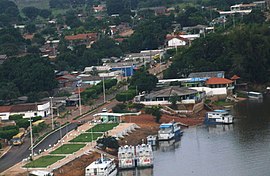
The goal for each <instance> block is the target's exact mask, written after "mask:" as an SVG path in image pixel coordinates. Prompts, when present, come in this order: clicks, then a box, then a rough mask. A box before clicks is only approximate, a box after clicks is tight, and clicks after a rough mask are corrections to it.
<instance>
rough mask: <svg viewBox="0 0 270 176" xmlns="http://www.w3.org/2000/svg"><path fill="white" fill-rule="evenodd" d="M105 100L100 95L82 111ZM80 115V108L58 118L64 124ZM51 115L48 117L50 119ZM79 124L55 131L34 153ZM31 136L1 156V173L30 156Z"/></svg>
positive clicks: (89, 118) (115, 102)
mask: <svg viewBox="0 0 270 176" xmlns="http://www.w3.org/2000/svg"><path fill="white" fill-rule="evenodd" d="M122 90H126V86H124V87H121V88H120V89H118V90H117V91H115V92H113V93H112V94H110V95H106V100H111V99H113V98H114V97H115V95H116V94H117V93H118V92H120V91H122ZM103 102H104V100H103V96H101V97H99V99H97V100H96V101H95V103H94V105H92V106H84V107H83V108H82V112H83V113H85V112H87V111H89V110H91V109H95V108H97V107H98V106H99V105H102V104H103ZM117 103H118V102H117V101H116V100H112V101H109V102H107V104H104V105H103V106H101V107H99V108H97V110H96V111H93V112H91V113H89V114H87V115H85V116H83V117H82V118H80V119H78V120H79V121H82V122H84V121H90V120H92V119H93V114H95V113H99V112H101V109H102V108H104V107H106V108H107V109H108V110H109V109H111V108H112V107H113V106H115V105H116V104H117ZM77 116H79V109H77V110H76V111H73V112H72V115H71V116H70V117H68V119H57V121H59V122H60V123H61V124H64V123H65V122H67V121H70V120H71V119H73V118H75V117H77ZM49 118H50V117H48V119H49ZM76 126H77V124H74V123H71V124H69V125H67V126H66V127H64V128H62V129H61V132H60V130H57V131H55V132H54V133H52V134H51V135H49V136H48V137H47V138H46V139H45V140H44V141H42V142H41V143H39V144H38V145H37V146H36V147H35V148H34V153H39V151H43V150H44V149H48V148H50V147H49V145H53V144H55V143H57V142H58V140H60V139H61V138H62V137H63V136H64V135H65V134H66V133H67V132H69V131H71V130H73V129H74V128H75V127H76ZM29 148H30V137H29V135H28V136H27V137H25V140H24V143H23V145H21V146H13V147H12V148H11V149H10V150H9V151H8V152H7V153H6V154H5V155H4V156H3V157H2V158H0V173H1V172H3V171H5V170H7V169H8V168H10V167H12V166H14V165H15V164H17V163H19V162H20V161H22V160H23V159H25V158H27V157H29V155H30V153H31V152H30V150H29Z"/></svg>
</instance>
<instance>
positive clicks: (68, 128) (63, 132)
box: [34, 123, 77, 153]
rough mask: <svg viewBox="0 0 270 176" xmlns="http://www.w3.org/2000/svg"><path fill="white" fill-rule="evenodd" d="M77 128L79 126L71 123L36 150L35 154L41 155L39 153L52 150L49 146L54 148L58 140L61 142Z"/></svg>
mask: <svg viewBox="0 0 270 176" xmlns="http://www.w3.org/2000/svg"><path fill="white" fill-rule="evenodd" d="M76 127H77V124H75V123H71V124H69V125H67V126H65V127H63V128H62V129H61V130H57V131H55V132H54V133H52V134H51V135H50V136H48V137H47V138H46V139H45V140H44V141H42V142H41V143H40V144H39V145H37V146H36V147H35V148H34V153H39V151H43V150H44V149H48V148H50V147H49V145H51V146H53V144H56V143H57V142H58V140H60V139H61V138H62V137H63V136H64V135H66V134H67V133H68V132H69V131H71V130H73V129H74V128H76Z"/></svg>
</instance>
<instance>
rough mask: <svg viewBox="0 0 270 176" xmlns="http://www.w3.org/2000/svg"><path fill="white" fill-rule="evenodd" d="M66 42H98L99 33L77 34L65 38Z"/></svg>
mask: <svg viewBox="0 0 270 176" xmlns="http://www.w3.org/2000/svg"><path fill="white" fill-rule="evenodd" d="M65 39H66V40H86V39H91V40H92V41H94V40H97V33H87V34H77V35H68V36H65Z"/></svg>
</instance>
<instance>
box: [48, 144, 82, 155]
mask: <svg viewBox="0 0 270 176" xmlns="http://www.w3.org/2000/svg"><path fill="white" fill-rule="evenodd" d="M84 146H85V144H64V145H62V146H61V147H59V148H58V149H56V150H54V151H52V152H51V153H50V154H72V153H74V152H76V151H78V150H80V149H81V148H83V147H84Z"/></svg>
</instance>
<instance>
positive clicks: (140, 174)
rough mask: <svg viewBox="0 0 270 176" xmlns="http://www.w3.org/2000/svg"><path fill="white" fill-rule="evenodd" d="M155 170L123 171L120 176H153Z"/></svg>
mask: <svg viewBox="0 0 270 176" xmlns="http://www.w3.org/2000/svg"><path fill="white" fill-rule="evenodd" d="M153 175H154V173H153V168H145V169H137V168H136V169H134V170H122V171H120V172H119V173H118V176H153Z"/></svg>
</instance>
